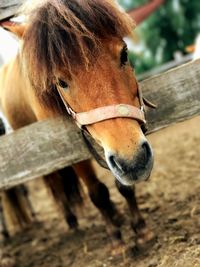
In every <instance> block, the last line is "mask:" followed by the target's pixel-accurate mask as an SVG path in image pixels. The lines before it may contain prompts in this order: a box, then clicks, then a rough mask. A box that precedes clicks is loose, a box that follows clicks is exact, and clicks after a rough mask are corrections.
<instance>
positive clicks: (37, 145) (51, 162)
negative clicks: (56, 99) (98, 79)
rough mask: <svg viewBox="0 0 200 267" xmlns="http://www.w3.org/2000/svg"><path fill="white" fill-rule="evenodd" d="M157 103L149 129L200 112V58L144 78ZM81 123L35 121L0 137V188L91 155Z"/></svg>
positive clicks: (145, 89)
mask: <svg viewBox="0 0 200 267" xmlns="http://www.w3.org/2000/svg"><path fill="white" fill-rule="evenodd" d="M140 86H141V88H142V90H143V92H144V95H145V96H146V97H147V98H148V99H150V100H151V101H153V102H155V103H156V104H157V105H158V108H157V109H156V110H149V111H148V113H147V119H148V123H149V133H150V132H153V131H157V130H159V129H162V128H164V127H167V126H168V125H170V124H174V123H176V122H179V121H183V120H186V119H188V118H191V117H193V116H195V115H199V114H200V61H199V60H198V61H195V62H191V63H188V64H186V65H183V66H181V67H179V68H176V69H173V70H171V71H168V72H166V73H164V74H161V75H157V76H155V77H152V78H150V79H148V80H145V81H143V82H141V83H140ZM90 157H91V155H90V153H89V152H88V150H87V148H86V146H85V144H84V142H83V141H82V138H81V134H80V132H79V130H78V129H77V127H76V126H75V125H74V124H73V123H70V122H67V123H66V119H64V118H57V119H51V120H47V121H43V122H37V123H35V124H32V125H29V126H27V127H24V128H21V129H20V130H18V131H15V132H14V133H11V134H9V135H6V136H3V137H1V138H0V189H6V188H10V187H12V186H15V185H18V184H20V183H23V182H27V181H29V180H31V179H34V178H36V177H38V176H41V175H45V174H48V173H51V172H52V171H55V170H57V169H59V168H62V167H64V166H68V165H71V164H72V163H76V162H79V161H82V160H85V159H88V158H90Z"/></svg>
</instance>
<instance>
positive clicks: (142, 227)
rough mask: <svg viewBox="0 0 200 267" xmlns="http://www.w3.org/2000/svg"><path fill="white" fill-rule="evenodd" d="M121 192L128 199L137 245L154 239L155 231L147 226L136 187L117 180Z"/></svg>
mask: <svg viewBox="0 0 200 267" xmlns="http://www.w3.org/2000/svg"><path fill="white" fill-rule="evenodd" d="M116 186H117V188H118V190H119V192H120V194H121V195H122V196H123V197H124V198H125V199H126V201H127V203H128V206H129V210H130V213H131V227H132V229H133V230H134V231H135V233H136V245H137V246H143V245H145V244H147V243H148V242H149V241H152V240H153V239H154V234H153V232H152V231H151V230H150V229H149V228H148V227H147V225H146V222H145V220H144V218H143V217H142V215H141V212H140V210H139V208H138V204H137V200H136V197H135V187H129V186H124V185H122V184H121V183H120V182H118V181H117V180H116Z"/></svg>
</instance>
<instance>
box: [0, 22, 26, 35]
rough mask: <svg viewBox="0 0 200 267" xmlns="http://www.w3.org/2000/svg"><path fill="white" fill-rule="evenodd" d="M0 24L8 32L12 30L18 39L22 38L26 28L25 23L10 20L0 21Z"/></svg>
mask: <svg viewBox="0 0 200 267" xmlns="http://www.w3.org/2000/svg"><path fill="white" fill-rule="evenodd" d="M0 26H1V27H3V28H4V29H5V30H7V31H9V32H12V33H13V34H15V35H16V36H17V37H18V38H20V39H22V38H23V35H24V33H25V31H26V28H27V25H26V24H25V23H18V22H12V21H4V22H1V23H0Z"/></svg>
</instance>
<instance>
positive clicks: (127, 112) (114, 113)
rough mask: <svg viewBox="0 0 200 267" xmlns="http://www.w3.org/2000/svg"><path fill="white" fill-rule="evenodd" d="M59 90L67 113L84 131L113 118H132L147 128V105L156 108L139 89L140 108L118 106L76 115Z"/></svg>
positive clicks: (126, 105) (125, 105)
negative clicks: (92, 125)
mask: <svg viewBox="0 0 200 267" xmlns="http://www.w3.org/2000/svg"><path fill="white" fill-rule="evenodd" d="M57 90H58V93H59V95H60V97H61V99H62V102H63V104H64V105H65V108H66V110H67V113H68V114H69V115H70V116H71V117H72V118H73V119H74V121H75V122H76V124H77V125H78V127H79V128H80V129H83V127H84V126H87V125H91V124H94V123H97V122H101V121H105V120H109V119H113V118H132V119H134V120H137V121H138V122H139V123H140V124H141V125H144V126H146V120H145V104H146V105H147V106H150V107H152V108H155V105H154V104H152V103H150V102H149V101H148V100H146V99H144V98H143V97H142V92H141V90H140V89H139V88H138V98H139V103H140V108H137V107H135V106H132V105H128V104H117V105H110V106H105V107H99V108H95V109H92V110H90V111H86V112H80V113H76V112H75V111H74V110H73V109H72V108H71V107H70V106H69V104H68V103H67V102H66V101H65V99H64V97H63V95H62V91H61V89H60V88H59V87H57Z"/></svg>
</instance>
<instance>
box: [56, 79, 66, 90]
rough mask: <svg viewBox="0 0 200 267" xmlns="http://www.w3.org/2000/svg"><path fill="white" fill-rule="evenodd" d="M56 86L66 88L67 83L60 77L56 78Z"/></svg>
mask: <svg viewBox="0 0 200 267" xmlns="http://www.w3.org/2000/svg"><path fill="white" fill-rule="evenodd" d="M58 86H60V87H61V88H63V89H67V88H68V84H67V83H66V82H65V81H63V80H61V79H58Z"/></svg>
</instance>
